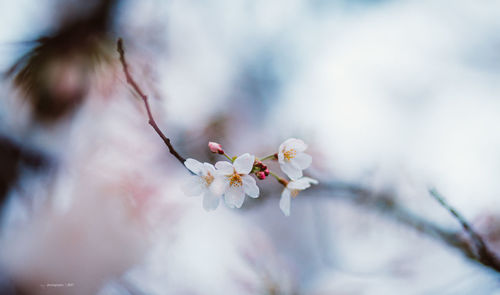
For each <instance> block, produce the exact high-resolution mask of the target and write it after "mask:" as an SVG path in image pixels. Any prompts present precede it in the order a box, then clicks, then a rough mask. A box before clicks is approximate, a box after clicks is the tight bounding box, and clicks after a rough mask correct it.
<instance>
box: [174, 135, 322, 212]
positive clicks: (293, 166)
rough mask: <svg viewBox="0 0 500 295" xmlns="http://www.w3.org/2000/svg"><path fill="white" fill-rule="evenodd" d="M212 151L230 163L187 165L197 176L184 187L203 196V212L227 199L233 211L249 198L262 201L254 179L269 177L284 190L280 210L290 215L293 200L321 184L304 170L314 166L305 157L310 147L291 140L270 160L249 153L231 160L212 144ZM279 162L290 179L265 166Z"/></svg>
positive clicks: (185, 163) (192, 163)
mask: <svg viewBox="0 0 500 295" xmlns="http://www.w3.org/2000/svg"><path fill="white" fill-rule="evenodd" d="M208 147H209V149H210V151H212V152H213V153H217V154H220V155H223V156H225V157H226V158H227V159H228V161H219V162H217V163H215V166H214V165H212V164H210V163H201V162H199V161H197V160H195V159H187V160H186V161H185V162H184V165H185V166H186V167H187V168H188V169H189V170H190V171H191V172H192V173H193V174H194V175H193V176H192V177H191V179H190V180H189V181H188V183H186V184H185V186H184V191H185V193H186V194H187V195H190V196H201V195H202V196H203V208H205V210H207V211H210V210H215V209H216V208H217V207H218V206H219V203H220V200H221V199H223V200H224V202H225V204H226V205H227V206H228V207H230V208H241V206H242V205H243V202H244V201H245V196H247V195H248V196H249V197H251V198H258V197H259V192H260V190H259V187H258V186H257V182H256V180H255V178H253V177H252V176H251V175H254V176H255V177H256V178H257V179H259V180H264V179H266V178H267V177H268V176H269V175H271V176H273V177H274V178H276V180H277V181H278V182H279V183H280V184H282V185H283V186H284V189H283V192H282V193H281V199H280V202H279V206H280V209H281V211H282V212H283V213H284V214H285V215H286V216H289V215H290V203H291V199H292V198H295V197H296V196H297V195H298V193H299V192H300V191H302V190H305V189H307V188H309V187H310V186H311V184H318V181H317V180H315V179H312V178H310V177H305V176H303V170H304V169H307V168H308V167H309V166H310V165H311V163H312V157H311V156H310V155H308V154H306V153H305V150H306V149H307V145H306V144H305V143H304V142H303V141H302V140H300V139H295V138H290V139H287V140H286V141H285V142H283V143H282V144H281V145H280V146H279V148H278V152H277V153H275V154H272V155H270V156H267V157H263V158H260V159H259V158H257V157H255V156H254V155H250V154H249V153H245V154H243V155H240V156H238V157H230V156H228V155H227V154H226V153H225V152H224V150H223V149H222V146H221V145H220V144H218V143H215V142H209V143H208ZM266 160H274V161H278V163H279V166H280V168H281V170H282V171H283V172H284V173H285V174H286V175H287V176H288V178H289V179H285V178H282V177H280V176H278V175H277V174H276V173H274V172H272V171H270V170H269V168H268V167H267V165H266V164H264V162H265V161H266Z"/></svg>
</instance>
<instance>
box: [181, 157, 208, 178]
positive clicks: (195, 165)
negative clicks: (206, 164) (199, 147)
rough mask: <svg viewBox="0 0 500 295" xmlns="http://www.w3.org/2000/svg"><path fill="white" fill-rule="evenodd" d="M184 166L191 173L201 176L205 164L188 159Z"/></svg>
mask: <svg viewBox="0 0 500 295" xmlns="http://www.w3.org/2000/svg"><path fill="white" fill-rule="evenodd" d="M184 166H186V167H187V168H188V169H189V170H190V171H191V172H193V173H194V174H197V175H199V174H200V172H201V170H202V169H203V164H202V163H201V162H198V161H196V160H195V159H191V158H189V159H187V160H186V161H184Z"/></svg>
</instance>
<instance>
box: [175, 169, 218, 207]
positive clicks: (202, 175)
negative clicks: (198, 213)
mask: <svg viewBox="0 0 500 295" xmlns="http://www.w3.org/2000/svg"><path fill="white" fill-rule="evenodd" d="M184 165H185V166H186V167H187V168H188V169H189V170H190V171H191V172H193V173H194V174H195V175H193V176H191V179H190V180H189V181H188V182H187V183H186V184H185V185H184V187H183V189H184V192H185V193H186V194H187V195H189V196H200V195H203V208H205V210H207V211H211V210H215V209H217V207H218V206H219V199H220V197H221V195H222V194H221V193H217V192H216V190H214V186H213V183H214V181H215V180H216V179H217V178H218V177H220V176H219V175H218V174H217V172H216V170H215V167H214V166H213V165H212V164H209V163H201V162H198V161H197V160H195V159H187V160H186V161H185V162H184Z"/></svg>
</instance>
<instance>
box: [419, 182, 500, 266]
mask: <svg viewBox="0 0 500 295" xmlns="http://www.w3.org/2000/svg"><path fill="white" fill-rule="evenodd" d="M429 193H430V195H431V196H432V197H433V198H434V199H435V200H436V201H437V202H438V203H439V204H440V205H441V206H443V208H445V209H446V210H448V212H450V214H451V215H452V216H453V217H454V218H455V219H456V220H457V221H458V222H459V223H460V225H461V226H462V228H463V229H464V231H465V232H467V234H468V235H469V236H470V238H471V240H472V242H473V243H474V250H475V253H474V254H475V256H476V259H477V260H478V261H479V262H481V263H482V264H484V265H486V266H489V267H491V268H493V269H495V270H496V271H499V272H500V260H499V259H498V257H497V256H496V255H495V254H494V253H493V251H491V249H490V248H489V247H488V245H487V244H486V242H485V241H484V239H483V238H482V237H481V235H479V234H478V233H477V232H476V231H475V230H474V229H473V228H472V227H471V226H470V224H469V222H467V220H466V219H465V217H464V216H463V215H462V214H460V212H458V211H457V210H456V209H455V208H453V207H452V206H451V205H450V204H448V202H446V200H445V199H444V197H443V196H441V194H440V193H439V192H438V191H437V190H436V189H435V188H432V189H430V190H429Z"/></svg>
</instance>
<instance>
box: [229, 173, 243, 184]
mask: <svg viewBox="0 0 500 295" xmlns="http://www.w3.org/2000/svg"><path fill="white" fill-rule="evenodd" d="M228 178H229V185H230V186H231V187H240V186H242V185H243V181H242V180H241V175H239V174H238V173H236V172H234V173H233V174H232V175H229V176H228Z"/></svg>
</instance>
